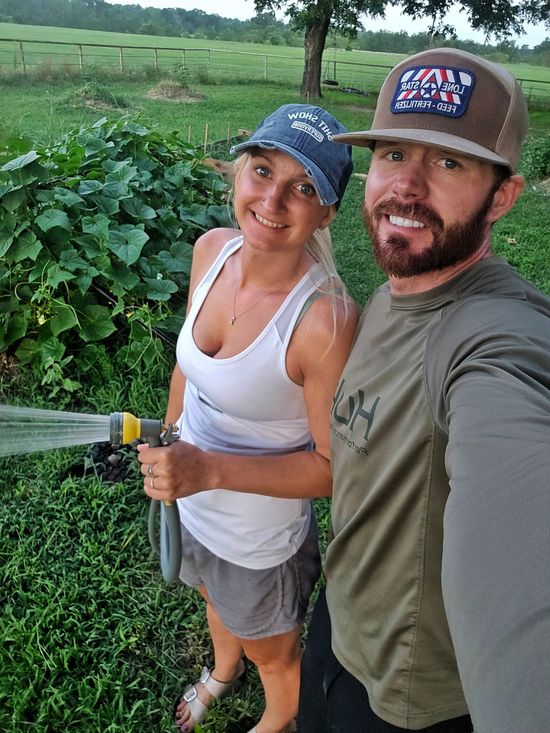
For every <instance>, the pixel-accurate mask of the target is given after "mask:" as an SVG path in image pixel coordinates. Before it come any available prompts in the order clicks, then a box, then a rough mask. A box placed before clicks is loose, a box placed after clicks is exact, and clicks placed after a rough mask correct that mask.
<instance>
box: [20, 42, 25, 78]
mask: <svg viewBox="0 0 550 733" xmlns="http://www.w3.org/2000/svg"><path fill="white" fill-rule="evenodd" d="M19 51H20V53H21V63H22V65H23V76H25V77H26V76H27V65H26V64H25V52H24V51H23V41H19Z"/></svg>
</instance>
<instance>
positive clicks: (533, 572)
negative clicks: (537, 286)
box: [426, 298, 550, 733]
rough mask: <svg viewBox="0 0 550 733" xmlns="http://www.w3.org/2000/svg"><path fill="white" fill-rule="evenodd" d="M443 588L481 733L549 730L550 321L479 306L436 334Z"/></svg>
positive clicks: (519, 308) (430, 381)
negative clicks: (445, 494) (444, 478)
mask: <svg viewBox="0 0 550 733" xmlns="http://www.w3.org/2000/svg"><path fill="white" fill-rule="evenodd" d="M427 353H428V354H429V355H430V357H429V358H427V369H426V377H427V387H428V391H429V392H430V395H431V398H432V404H433V407H434V417H435V420H436V424H437V425H438V427H439V429H441V430H442V431H443V432H445V433H446V434H447V435H448V444H447V450H446V454H445V461H446V470H447V474H448V476H449V485H450V493H449V499H448V501H447V505H446V508H445V515H444V542H443V563H442V588H443V597H444V602H445V610H446V613H447V617H448V621H449V628H450V631H451V636H452V640H453V644H454V647H455V652H456V657H457V662H458V668H459V672H460V676H461V680H462V684H463V687H464V693H465V696H466V700H467V703H468V706H469V708H470V712H471V716H472V720H473V723H474V730H475V733H548V731H549V730H550V318H549V317H548V315H547V314H544V313H542V312H539V311H537V310H535V309H534V308H533V307H530V306H529V304H527V303H526V302H524V301H523V302H522V301H517V300H514V299H504V298H503V299H498V300H490V299H487V300H486V301H483V299H481V300H477V301H474V302H472V303H469V304H467V305H465V306H462V307H461V308H460V309H457V310H456V311H455V313H454V314H452V315H451V316H450V317H449V318H448V319H444V321H442V323H441V324H440V326H439V327H438V329H436V331H434V332H433V333H432V335H431V336H430V339H429V344H428V351H427Z"/></svg>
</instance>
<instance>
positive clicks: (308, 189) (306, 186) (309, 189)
mask: <svg viewBox="0 0 550 733" xmlns="http://www.w3.org/2000/svg"><path fill="white" fill-rule="evenodd" d="M298 190H299V191H300V193H303V194H304V195H306V196H313V195H314V194H315V189H314V187H313V186H312V185H311V184H310V183H299V184H298Z"/></svg>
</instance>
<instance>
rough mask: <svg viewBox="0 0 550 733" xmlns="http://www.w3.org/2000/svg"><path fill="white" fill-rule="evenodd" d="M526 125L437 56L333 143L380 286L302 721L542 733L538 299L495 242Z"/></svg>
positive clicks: (339, 399)
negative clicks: (356, 184) (350, 181)
mask: <svg viewBox="0 0 550 733" xmlns="http://www.w3.org/2000/svg"><path fill="white" fill-rule="evenodd" d="M527 124H528V119H527V110H526V105H525V101H524V98H523V95H522V93H521V89H520V88H519V85H518V84H517V82H516V81H515V80H514V78H513V77H512V76H511V75H510V74H509V73H508V72H507V71H506V70H504V69H503V68H501V67H499V66H497V65H495V64H492V63H489V62H488V61H485V60H484V59H482V58H479V57H477V56H473V55H471V54H468V53H464V52H461V51H457V50H454V49H449V48H447V49H432V50H429V51H426V52H423V53H419V54H417V55H415V56H412V57H411V58H409V59H407V60H405V61H404V62H402V63H400V64H398V65H397V66H396V67H395V68H394V69H393V70H392V71H391V72H390V74H389V76H388V77H387V79H386V81H385V83H384V85H383V87H382V90H381V92H380V96H379V100H378V104H377V108H376V113H375V117H374V121H373V125H372V129H371V130H370V131H366V132H353V133H347V134H344V135H338V136H335V138H334V139H335V140H336V141H338V142H344V143H351V144H354V145H363V146H369V147H371V148H372V149H373V154H372V161H371V165H370V169H369V173H368V177H367V183H366V190H365V202H364V220H365V225H366V228H367V230H368V232H369V234H370V236H371V239H372V245H373V251H374V255H375V258H376V261H377V263H378V264H379V266H380V267H381V268H382V269H383V270H384V272H385V273H386V274H387V275H388V282H387V283H386V284H385V285H383V286H382V287H380V288H379V289H378V290H377V291H376V292H375V293H374V294H373V296H372V297H371V299H370V301H369V303H368V304H367V306H366V308H365V310H364V313H363V315H362V318H361V321H360V324H359V327H358V331H357V335H356V341H355V345H354V347H353V350H352V352H351V355H350V357H349V359H348V362H347V365H346V368H345V369H344V373H343V375H342V379H341V382H340V384H339V387H338V389H337V392H336V395H335V397H334V402H333V408H332V416H331V429H332V446H331V448H332V456H333V457H332V467H333V473H334V489H333V506H332V530H333V538H332V540H331V542H330V543H329V546H328V549H327V556H326V564H325V571H326V579H327V586H326V603H325V599H324V595H323V594H322V595H321V597H320V599H319V601H318V603H317V606H316V608H315V611H314V614H313V618H312V622H311V625H310V631H309V635H308V640H307V643H306V650H305V655H304V660H303V668H302V691H301V703H300V717H299V731H300V733H328V732H329V731H330V733H382V732H384V733H385V732H388V731H401V730H427V731H433V732H434V733H435V732H439V731H450V732H451V731H452V732H453V733H459V732H460V733H462V732H463V731H464V732H465V731H471V730H472V729H473V730H475V731H476V733H548V732H549V731H550V531H549V530H548V526H549V522H550V519H549V518H550V486H549V476H550V369H549V366H550V300H549V299H548V298H547V297H545V296H544V295H543V294H542V293H540V292H539V291H538V290H537V289H536V288H535V287H534V286H532V285H531V284H529V283H528V282H527V281H525V280H524V279H523V278H521V277H520V276H519V275H518V274H517V273H515V272H514V270H512V268H511V267H510V266H509V265H508V264H507V263H506V261H505V260H504V259H503V258H501V257H497V256H494V255H493V253H492V251H491V238H490V231H491V226H492V224H493V223H494V222H496V221H497V220H498V219H500V218H501V217H502V216H504V215H505V214H506V213H507V212H508V211H509V210H510V209H511V208H512V207H513V205H514V203H515V202H516V200H517V198H518V196H519V194H520V192H521V190H522V186H523V180H522V178H521V177H520V176H518V175H516V174H515V170H516V167H517V164H518V160H519V157H520V152H521V144H522V141H523V138H524V136H525V133H526V130H527ZM527 232H528V222H526V235H527ZM526 238H527V236H526ZM327 604H328V612H327ZM329 613H330V618H329ZM331 647H332V648H331ZM470 716H471V717H470Z"/></svg>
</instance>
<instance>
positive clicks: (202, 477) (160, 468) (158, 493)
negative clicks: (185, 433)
mask: <svg viewBox="0 0 550 733" xmlns="http://www.w3.org/2000/svg"><path fill="white" fill-rule="evenodd" d="M137 450H138V461H139V462H140V463H141V473H142V474H143V476H144V479H143V488H144V490H145V493H146V494H147V495H148V496H150V497H151V499H158V500H159V501H175V500H176V499H179V498H181V497H183V496H190V495H191V494H197V493H198V492H199V491H204V490H206V489H208V488H210V487H209V478H208V468H209V460H208V453H206V451H203V450H201V449H200V448H197V447H196V446H194V445H192V444H191V443H187V442H186V441H184V440H176V441H175V442H174V443H172V444H171V445H169V446H165V447H161V448H150V447H149V445H147V444H143V445H138V447H137Z"/></svg>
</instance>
